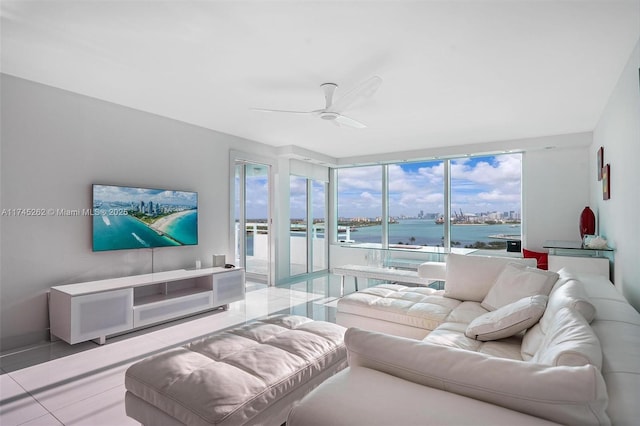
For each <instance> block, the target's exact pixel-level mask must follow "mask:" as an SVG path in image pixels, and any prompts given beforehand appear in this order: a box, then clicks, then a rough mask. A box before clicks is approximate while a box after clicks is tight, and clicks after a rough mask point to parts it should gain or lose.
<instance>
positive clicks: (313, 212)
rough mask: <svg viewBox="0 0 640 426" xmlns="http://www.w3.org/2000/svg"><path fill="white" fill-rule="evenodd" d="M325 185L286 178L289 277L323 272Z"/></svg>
mask: <svg viewBox="0 0 640 426" xmlns="http://www.w3.org/2000/svg"><path fill="white" fill-rule="evenodd" d="M326 192H327V182H322V181H318V180H314V179H310V178H306V177H302V176H295V175H292V176H291V177H290V179H289V194H290V200H289V209H290V211H289V218H290V246H289V256H290V262H289V264H290V275H292V276H293V275H300V274H305V273H310V272H317V271H322V270H326V269H327V267H328V262H327V257H328V247H329V246H328V239H327V238H326V215H327V198H326Z"/></svg>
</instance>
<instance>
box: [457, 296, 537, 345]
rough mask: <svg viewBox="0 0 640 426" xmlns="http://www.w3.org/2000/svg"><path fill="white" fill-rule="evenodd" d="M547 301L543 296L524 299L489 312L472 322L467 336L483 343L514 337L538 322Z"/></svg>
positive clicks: (467, 330)
mask: <svg viewBox="0 0 640 426" xmlns="http://www.w3.org/2000/svg"><path fill="white" fill-rule="evenodd" d="M547 299H548V298H547V296H543V295H536V296H528V297H523V298H522V299H520V300H518V301H515V302H513V303H509V304H508V305H504V306H502V307H501V308H498V309H496V310H495V311H491V312H487V313H486V314H483V315H480V316H479V317H477V318H476V319H474V320H473V321H471V323H470V324H469V326H468V327H467V329H466V331H465V334H466V335H467V337H470V338H472V339H477V340H482V341H487V340H497V339H503V338H505V337H509V336H513V335H515V334H517V333H520V332H521V331H524V330H526V329H527V328H529V327H531V326H532V325H534V324H535V323H537V322H538V320H539V319H540V317H541V316H542V314H544V309H545V307H546V306H547Z"/></svg>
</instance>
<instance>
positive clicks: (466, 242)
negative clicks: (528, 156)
mask: <svg viewBox="0 0 640 426" xmlns="http://www.w3.org/2000/svg"><path fill="white" fill-rule="evenodd" d="M450 167H451V169H450V170H451V185H450V187H451V189H450V191H451V192H450V193H451V218H450V220H451V247H454V248H455V247H459V248H468V249H491V250H504V249H506V247H507V240H520V234H521V227H520V225H521V223H520V222H521V220H520V219H521V218H520V212H521V208H520V203H521V199H522V193H521V174H522V155H521V154H505V155H490V156H480V157H468V158H461V159H453V160H451V165H450Z"/></svg>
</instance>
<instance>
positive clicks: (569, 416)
mask: <svg viewBox="0 0 640 426" xmlns="http://www.w3.org/2000/svg"><path fill="white" fill-rule="evenodd" d="M345 344H346V346H347V351H348V359H349V366H350V367H351V368H357V367H359V366H362V367H367V368H371V369H375V370H378V371H381V372H384V373H387V374H391V375H393V376H396V377H399V378H402V379H405V380H409V381H411V382H414V383H418V384H421V385H424V386H429V387H432V388H436V389H442V390H446V391H449V392H453V393H456V394H459V395H463V396H467V397H471V398H474V399H477V400H481V401H485V402H489V403H492V404H496V405H499V406H502V407H506V408H510V409H512V410H516V411H520V412H523V413H527V414H532V415H534V416H537V417H541V418H544V419H548V420H552V421H554V422H558V423H563V424H581V425H594V424H600V425H608V424H610V421H609V418H608V416H607V414H606V412H605V409H606V408H607V402H608V398H607V390H606V386H605V383H604V379H603V378H602V375H601V374H600V371H599V370H598V369H597V368H596V367H594V366H592V365H586V366H580V367H565V366H557V367H550V366H544V365H540V364H533V363H529V362H524V361H515V360H511V359H504V358H494V357H491V356H488V355H485V354H482V353H477V352H471V351H465V350H461V349H456V348H450V347H445V346H438V345H433V344H429V343H426V342H421V341H417V340H412V339H406V338H402V337H396V336H390V335H386V334H382V333H375V332H369V331H365V330H360V329H357V328H350V329H348V330H347V332H346V334H345Z"/></svg>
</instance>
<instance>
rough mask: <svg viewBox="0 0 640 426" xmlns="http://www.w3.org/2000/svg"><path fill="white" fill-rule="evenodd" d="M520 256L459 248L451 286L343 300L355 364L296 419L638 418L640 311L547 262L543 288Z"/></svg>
mask: <svg viewBox="0 0 640 426" xmlns="http://www.w3.org/2000/svg"><path fill="white" fill-rule="evenodd" d="M512 260H513V259H511V261H506V263H505V262H504V261H503V264H502V266H501V267H499V266H496V265H497V263H492V262H493V261H492V260H488V259H484V258H479V257H476V258H474V256H466V258H459V257H457V256H452V255H450V256H449V257H448V259H447V265H446V272H445V274H444V275H445V290H444V291H441V292H438V291H431V290H428V289H411V288H406V287H404V286H393V285H382V286H377V287H373V288H371V289H368V290H365V291H364V292H361V293H362V294H360V295H359V294H357V293H355V294H352V295H349V296H346V297H345V298H343V299H342V300H341V301H340V303H339V304H338V309H339V312H338V322H339V323H341V324H342V325H346V326H349V327H352V328H350V329H349V330H347V333H346V335H345V344H346V347H347V352H348V360H349V368H347V369H345V370H344V371H342V372H340V373H338V374H336V375H335V376H333V377H331V378H330V379H328V380H327V381H325V382H324V383H322V384H321V385H320V386H319V387H318V388H317V389H315V390H314V391H313V392H311V393H310V394H309V395H307V396H306V397H305V398H304V399H303V400H302V401H301V402H300V403H299V404H298V405H296V406H295V407H294V409H293V410H292V411H291V413H290V415H289V418H288V421H287V424H288V425H290V426H299V425H321V424H322V425H326V424H332V425H341V424H345V425H346V424H353V425H354V424H369V425H387V424H406V425H413V424H416V425H417V424H420V425H449V424H451V425H454V424H492V425H496V424H509V425H512V424H570V425H571V424H574V425H589V424H601V425H607V424H615V425H633V424H637V422H638V419H640V404H637V397H638V395H640V358H639V356H638V354H639V353H640V314H638V312H637V311H636V310H635V309H634V308H633V307H632V306H631V305H629V303H628V302H627V301H626V300H625V299H624V297H623V296H622V295H621V294H620V293H619V292H618V291H617V290H616V289H615V287H614V286H613V285H612V284H611V282H610V281H608V280H607V279H606V278H604V277H601V276H595V275H580V274H577V273H574V272H572V271H569V270H562V271H559V274H558V275H557V276H556V277H555V278H554V277H553V275H552V274H550V273H548V272H547V273H546V274H548V275H546V277H547V278H549V279H550V280H552V281H553V282H552V285H551V287H550V288H549V289H548V290H546V286H547V285H548V281H545V280H544V279H543V278H544V276H545V274H543V273H541V272H542V271H539V270H532V269H533V268H525V267H524V266H523V265H517V264H514V263H513V262H512ZM496 262H497V261H496ZM488 265H489V266H488ZM485 268H488V269H485ZM496 272H497V274H496ZM529 274H531V275H530V276H527V275H529ZM490 276H493V280H494V281H493V282H491V281H490V280H487V277H490ZM534 282H535V283H538V284H540V283H543V284H542V285H541V286H539V287H538V288H537V290H535V291H534V293H535V294H529V295H526V296H523V297H520V298H519V299H517V298H518V297H519V296H521V295H522V294H526V293H527V292H529V293H530V292H531V291H533V290H534V287H535V286H533V285H532V284H533V283H534ZM461 284H464V285H461ZM507 284H509V285H507ZM523 290H525V291H524V293H523ZM545 291H547V293H546V294H545ZM437 299H443V300H441V301H437ZM444 299H453V300H444ZM515 299H517V300H515ZM402 307H405V308H406V309H405V310H404V311H403V310H402ZM358 321H360V322H358ZM420 333H423V335H422V336H420ZM363 395H366V400H367V403H366V409H355V408H356V407H362V398H363ZM328 406H330V407H332V409H331V410H326V407H328ZM323 407H325V408H323Z"/></svg>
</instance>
